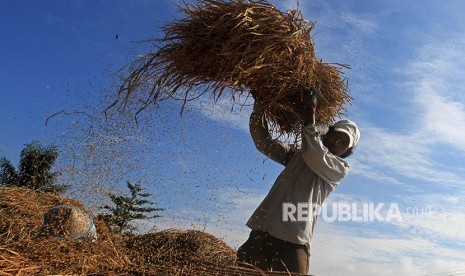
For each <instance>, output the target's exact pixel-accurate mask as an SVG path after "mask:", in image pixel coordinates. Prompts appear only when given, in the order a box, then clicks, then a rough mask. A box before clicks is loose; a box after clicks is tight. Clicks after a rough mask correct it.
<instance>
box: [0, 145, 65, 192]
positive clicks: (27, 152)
mask: <svg viewBox="0 0 465 276" xmlns="http://www.w3.org/2000/svg"><path fill="white" fill-rule="evenodd" d="M57 157H58V151H57V149H56V147H55V146H53V145H50V146H47V147H44V146H42V145H41V144H40V143H39V142H37V141H32V142H31V143H28V144H26V145H25V147H24V149H23V150H22V151H21V155H20V162H19V168H18V170H16V168H15V167H14V166H13V165H12V164H11V162H10V161H9V160H8V159H6V158H5V157H3V158H1V159H0V184H1V185H10V186H18V187H25V188H29V189H33V190H37V191H43V192H52V193H56V194H58V193H63V192H65V191H66V188H67V186H64V185H58V184H56V183H55V180H56V177H57V176H58V173H57V172H52V171H51V170H52V167H53V165H54V163H55V161H56V159H57Z"/></svg>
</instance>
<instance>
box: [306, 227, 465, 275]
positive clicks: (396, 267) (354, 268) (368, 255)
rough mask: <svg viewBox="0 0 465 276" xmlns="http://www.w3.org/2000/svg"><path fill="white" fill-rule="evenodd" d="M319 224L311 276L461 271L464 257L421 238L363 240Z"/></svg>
mask: <svg viewBox="0 0 465 276" xmlns="http://www.w3.org/2000/svg"><path fill="white" fill-rule="evenodd" d="M337 229H338V230H335V229H334V228H332V226H331V225H327V224H323V223H320V224H319V225H318V226H317V229H316V230H315V236H314V240H313V243H312V253H313V256H312V257H311V273H313V274H315V275H321V276H324V275H348V276H351V275H357V276H361V275H367V276H368V275H369V276H372V275H426V274H430V273H433V272H434V273H438V272H444V271H452V270H458V269H463V268H464V267H465V254H464V253H463V252H462V251H459V250H453V249H448V248H441V247H440V246H439V245H438V244H435V243H432V242H430V241H428V240H425V239H422V238H421V237H416V238H408V239H402V238H387V237H381V238H365V237H363V236H362V235H363V233H360V235H356V234H353V233H352V232H351V231H347V230H344V229H341V227H338V228H337Z"/></svg>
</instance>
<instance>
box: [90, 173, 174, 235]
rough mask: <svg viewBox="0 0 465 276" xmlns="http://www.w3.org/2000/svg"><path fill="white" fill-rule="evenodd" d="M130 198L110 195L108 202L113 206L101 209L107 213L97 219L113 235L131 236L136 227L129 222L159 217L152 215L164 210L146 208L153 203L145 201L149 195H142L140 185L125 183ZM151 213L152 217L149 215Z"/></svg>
mask: <svg viewBox="0 0 465 276" xmlns="http://www.w3.org/2000/svg"><path fill="white" fill-rule="evenodd" d="M126 184H127V187H128V189H129V192H130V196H117V195H115V194H110V195H109V197H110V200H111V201H112V203H113V205H114V206H108V205H105V206H103V207H102V208H103V209H106V210H108V211H109V213H102V214H99V215H98V218H99V219H101V220H103V221H104V222H105V223H106V224H107V225H108V226H109V227H110V229H112V231H114V232H115V233H118V234H121V235H133V234H134V231H135V230H137V227H135V226H133V225H132V224H131V222H132V221H133V220H137V219H150V218H157V217H160V216H159V215H157V214H154V213H156V212H159V211H163V210H165V209H164V208H154V207H148V206H147V205H153V204H154V203H153V202H151V201H149V200H147V199H146V198H148V197H149V196H151V194H149V193H144V192H143V189H142V187H141V184H140V183H136V184H132V183H131V182H129V181H127V182H126ZM150 213H152V215H150Z"/></svg>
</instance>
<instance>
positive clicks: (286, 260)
mask: <svg viewBox="0 0 465 276" xmlns="http://www.w3.org/2000/svg"><path fill="white" fill-rule="evenodd" d="M309 256H310V255H309V252H308V249H307V247H306V246H305V245H302V244H294V243H290V242H287V241H283V240H280V239H278V238H275V237H273V236H271V235H270V234H268V233H266V232H262V231H257V230H252V232H250V236H249V239H248V240H247V241H246V242H245V243H244V244H243V245H242V246H241V247H239V249H238V250H237V260H238V261H239V262H243V263H248V264H252V265H254V266H256V267H258V268H260V269H261V270H264V271H289V272H295V273H299V274H304V275H307V273H308V267H309V264H308V261H309V260H308V259H309Z"/></svg>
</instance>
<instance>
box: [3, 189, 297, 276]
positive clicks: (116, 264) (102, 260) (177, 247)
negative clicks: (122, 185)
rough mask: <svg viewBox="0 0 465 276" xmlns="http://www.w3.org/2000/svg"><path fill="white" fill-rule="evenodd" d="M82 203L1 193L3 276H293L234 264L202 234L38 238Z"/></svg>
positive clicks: (101, 229) (101, 228)
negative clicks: (56, 213) (51, 214)
mask: <svg viewBox="0 0 465 276" xmlns="http://www.w3.org/2000/svg"><path fill="white" fill-rule="evenodd" d="M55 205H74V206H78V207H79V208H82V209H85V208H84V206H83V205H82V203H80V202H79V201H76V200H73V199H69V198H65V197H58V196H55V195H52V194H48V193H42V192H35V191H32V190H28V189H24V188H14V187H0V276H13V275H112V276H114V275H189V276H190V275H291V274H289V273H287V272H274V273H270V272H266V273H265V272H263V271H260V270H259V269H258V268H254V267H252V266H249V267H240V266H238V265H237V264H236V258H235V251H234V250H233V249H232V248H230V247H229V246H227V245H226V244H225V243H224V242H222V241H221V240H220V239H218V238H216V237H214V236H212V235H210V234H207V233H204V232H200V231H193V230H189V231H181V230H167V231H162V232H158V233H151V234H145V235H140V236H135V237H121V236H119V235H116V234H113V233H111V232H110V231H109V230H108V228H107V227H106V226H105V225H103V224H102V223H101V222H100V221H98V220H95V219H94V221H95V225H96V228H97V231H98V235H99V236H98V240H97V242H90V241H88V240H77V241H69V240H63V239H56V238H48V239H46V238H43V237H38V236H37V233H39V232H40V228H41V227H42V222H43V214H44V213H45V212H46V211H47V210H48V209H49V208H51V207H53V206H55Z"/></svg>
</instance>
